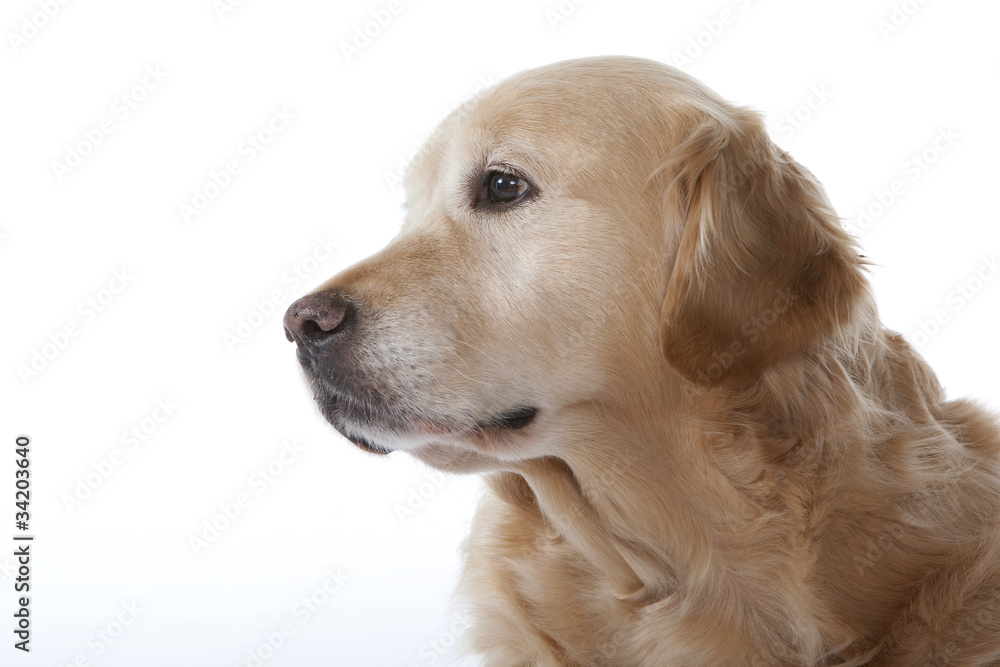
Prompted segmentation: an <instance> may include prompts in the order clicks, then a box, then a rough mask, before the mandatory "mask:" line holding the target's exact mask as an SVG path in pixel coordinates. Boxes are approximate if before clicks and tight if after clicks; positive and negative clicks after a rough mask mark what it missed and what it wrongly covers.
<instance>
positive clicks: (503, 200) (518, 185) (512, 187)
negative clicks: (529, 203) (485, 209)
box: [486, 171, 528, 204]
mask: <svg viewBox="0 0 1000 667" xmlns="http://www.w3.org/2000/svg"><path fill="white" fill-rule="evenodd" d="M527 191H528V181H526V180H524V179H523V178H520V177H518V176H514V175H513V174H508V173H506V172H503V171H491V172H490V173H489V174H487V175H486V196H487V197H489V198H490V201H491V202H494V203H496V204H509V203H511V202H512V201H516V200H518V199H520V198H521V197H523V196H524V195H525V193H526V192H527Z"/></svg>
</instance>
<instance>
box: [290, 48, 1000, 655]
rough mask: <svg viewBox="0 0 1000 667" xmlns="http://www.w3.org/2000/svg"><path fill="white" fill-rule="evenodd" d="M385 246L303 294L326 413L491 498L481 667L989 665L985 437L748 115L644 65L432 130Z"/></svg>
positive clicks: (526, 83)
mask: <svg viewBox="0 0 1000 667" xmlns="http://www.w3.org/2000/svg"><path fill="white" fill-rule="evenodd" d="M406 193H407V202H408V203H407V212H406V216H405V222H404V225H403V227H402V230H401V231H400V233H399V235H398V237H397V238H396V239H395V240H394V241H393V242H392V243H391V244H390V245H389V246H387V247H386V248H385V249H384V250H382V251H381V252H379V253H378V254H376V255H374V256H373V257H371V258H369V259H366V260H364V261H362V262H360V263H359V264H357V265H355V266H353V267H351V268H349V269H348V270H346V271H344V272H343V273H341V274H340V275H337V276H335V277H334V278H332V279H330V280H329V281H328V282H326V283H325V284H323V285H322V286H321V287H320V288H319V289H317V290H316V291H315V292H313V293H312V294H309V295H307V296H305V297H303V298H302V299H300V300H298V301H296V302H295V303H294V304H293V305H292V306H291V307H290V308H289V310H288V312H287V313H286V315H285V320H284V324H285V328H286V334H287V335H288V337H289V339H290V340H294V341H295V342H296V343H297V350H298V359H299V361H300V362H301V365H302V366H303V368H304V369H305V375H306V377H307V379H308V381H309V383H310V385H311V387H312V389H313V391H314V392H315V398H316V401H317V403H318V405H319V408H320V410H321V411H322V413H323V415H324V416H325V417H326V418H327V419H328V420H329V421H330V423H331V424H332V425H333V426H334V427H336V428H337V430H339V431H340V432H341V433H342V434H343V435H344V436H346V437H347V439H349V440H351V441H352V442H354V443H355V444H357V445H358V446H359V447H361V448H363V449H366V450H368V451H370V452H375V453H387V452H390V451H393V450H404V451H406V452H409V453H410V454H412V455H413V456H416V457H417V458H418V459H421V460H422V461H425V462H426V463H427V464H429V465H431V466H433V467H435V468H437V469H440V470H445V471H454V472H475V473H481V474H483V477H484V479H485V482H486V485H487V487H488V489H487V492H486V496H485V498H484V499H483V501H482V504H481V506H480V507H479V508H478V511H477V514H476V517H475V521H474V526H473V529H472V534H471V536H470V537H469V539H468V543H467V545H466V556H465V559H466V560H465V570H464V573H463V583H462V585H461V593H462V594H463V596H464V599H465V600H467V601H468V602H469V604H470V605H471V606H472V607H473V610H474V613H475V619H476V620H475V622H474V625H473V627H472V628H471V629H470V630H469V631H468V632H467V637H468V639H469V640H470V642H471V645H472V648H473V649H474V650H475V651H476V652H478V653H480V654H482V655H483V656H484V659H485V664H486V665H489V666H501V667H518V666H524V667H526V666H539V667H540V666H548V665H579V666H583V665H593V666H599V667H611V666H643V667H645V666H658V665H685V666H687V665H711V666H713V667H718V666H731V665H753V666H760V667H765V666H767V667H770V666H774V665H797V666H801V665H824V666H833V665H886V666H887V665H940V666H943V665H986V664H1000V526H998V523H1000V428H998V422H997V420H996V418H995V417H994V416H993V415H991V414H989V413H988V412H987V411H985V410H984V409H982V408H981V407H978V406H977V405H976V404H974V403H972V402H969V401H964V400H958V401H949V400H946V399H945V398H944V396H943V392H942V389H941V387H940V385H939V384H938V381H937V379H936V378H935V375H934V373H933V371H932V370H931V369H930V368H929V367H928V366H927V364H926V363H925V362H924V361H923V359H922V358H921V357H920V356H919V355H918V354H917V353H916V352H915V351H914V350H913V348H912V347H911V346H910V345H909V344H907V342H906V341H905V340H903V338H902V337H901V336H900V335H898V334H896V333H894V332H892V331H888V330H886V329H885V328H884V327H883V326H882V324H881V323H880V321H879V318H878V313H877V312H876V308H875V304H874V300H873V298H872V295H871V293H870V289H869V283H868V281H867V279H866V267H865V260H864V258H863V257H862V256H861V255H859V254H858V251H857V248H856V247H855V244H854V243H853V241H852V239H851V238H850V237H849V236H848V235H847V234H846V233H845V232H844V231H843V229H842V227H841V224H840V221H839V220H838V218H837V215H836V213H835V212H834V211H833V209H832V208H831V205H830V203H829V202H828V200H827V198H826V196H825V195H824V193H823V191H822V189H821V187H820V185H819V184H818V183H817V181H816V180H815V179H814V178H813V176H812V175H811V174H810V173H809V172H808V171H807V170H806V169H805V168H803V167H802V166H800V165H799V164H798V163H796V162H795V161H794V160H793V159H792V158H791V157H790V156H789V155H788V154H787V153H785V152H784V151H782V150H781V149H779V148H777V147H776V146H775V145H774V144H773V143H772V142H771V141H770V139H769V138H768V136H767V133H766V132H765V129H764V125H763V123H762V122H761V118H760V116H759V115H758V114H757V113H754V112H752V111H750V110H748V109H746V108H742V107H737V106H733V105H732V104H729V103H727V102H725V101H724V100H722V99H721V98H720V97H719V96H718V95H716V94H715V93H713V92H712V91H710V90H708V89H707V88H706V87H705V86H703V85H702V84H700V83H699V82H697V81H695V80H694V79H692V78H691V77H690V76H687V75H686V74H683V73H682V72H679V71H678V70H676V69H673V68H671V67H667V66H664V65H661V64H658V63H655V62H651V61H646V60H640V59H633V58H624V57H613V58H610V57H609V58H591V59H582V60H571V61H567V62H562V63H557V64H554V65H551V66H547V67H543V68H540V69H535V70H530V71H527V72H523V73H521V74H519V75H516V76H514V77H513V78H510V79H508V80H506V81H505V82H503V83H501V84H499V85H497V86H496V87H494V88H492V89H490V90H488V91H486V92H484V93H482V94H480V95H479V96H477V97H476V98H474V99H473V100H471V101H469V102H468V103H466V104H465V105H464V106H462V107H460V108H459V109H458V110H457V111H455V112H454V113H452V114H451V115H450V116H449V117H448V118H446V119H445V120H444V121H443V123H442V124H441V125H440V127H439V128H438V129H437V130H436V131H435V132H434V133H433V135H432V136H431V137H430V139H429V140H428V141H427V143H426V145H425V146H424V148H423V149H422V150H421V151H420V152H419V153H418V155H417V157H416V158H415V159H414V161H413V163H412V165H411V167H410V169H409V173H408V176H407V179H406Z"/></svg>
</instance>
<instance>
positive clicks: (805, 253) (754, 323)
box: [660, 107, 867, 386]
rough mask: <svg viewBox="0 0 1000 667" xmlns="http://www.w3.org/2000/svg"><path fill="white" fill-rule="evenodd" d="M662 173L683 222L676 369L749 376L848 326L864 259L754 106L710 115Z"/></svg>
mask: <svg viewBox="0 0 1000 667" xmlns="http://www.w3.org/2000/svg"><path fill="white" fill-rule="evenodd" d="M661 173H663V174H665V175H667V176H668V177H669V178H672V180H671V182H670V184H669V185H668V192H669V197H670V198H671V200H672V203H673V204H674V206H673V209H674V210H675V211H679V212H680V215H681V217H682V218H683V219H684V225H685V227H684V230H683V234H682V236H681V242H680V247H679V250H678V253H677V257H676V260H675V264H674V267H673V271H672V273H671V276H670V281H669V283H668V285H667V293H666V298H665V300H664V303H663V310H662V314H661V319H660V346H661V350H662V352H663V354H664V356H665V357H666V359H667V361H668V362H669V363H670V364H671V366H672V367H673V368H674V369H676V370H677V371H678V372H680V373H681V374H682V375H683V376H684V377H686V378H687V379H689V380H691V381H692V382H695V383H696V384H698V385H701V386H714V385H717V384H720V383H724V382H725V383H733V382H745V381H748V380H751V379H753V378H754V377H755V376H757V375H758V374H759V373H760V372H761V371H762V370H763V369H764V368H765V367H766V366H768V365H769V364H771V363H773V362H775V361H777V360H778V359H781V358H783V357H786V356H788V355H793V354H796V353H797V352H799V351H801V350H802V349H803V348H804V347H806V346H808V345H810V344H811V343H813V342H815V341H817V340H818V339H819V338H820V337H822V336H823V335H824V334H825V333H834V332H835V331H836V330H837V328H838V327H840V326H843V325H844V324H845V323H847V322H848V321H849V320H850V319H851V316H852V312H853V310H854V308H855V305H856V304H857V303H858V301H859V298H860V297H861V296H862V294H863V293H864V292H866V291H867V281H866V280H865V278H864V276H863V274H862V270H861V267H862V265H863V264H864V261H863V259H862V258H861V257H860V256H859V255H858V254H857V251H856V249H855V248H854V245H853V243H852V241H851V239H850V237H849V236H848V235H847V233H846V232H845V231H844V230H843V229H842V228H841V227H840V224H839V222H838V218H837V216H836V213H835V212H834V211H833V210H832V207H831V206H830V204H829V203H828V201H827V199H826V196H825V195H824V193H823V191H822V189H821V187H820V186H819V184H818V183H817V182H816V180H815V179H814V177H813V176H812V174H810V173H809V172H808V171H807V170H806V169H804V168H803V167H801V166H800V165H799V164H798V163H796V162H795V161H794V160H792V159H791V157H790V156H789V155H788V154H787V153H785V152H784V151H782V150H780V149H779V148H777V147H776V146H775V145H774V144H773V143H772V142H771V140H770V139H769V137H768V136H767V133H766V131H765V129H764V126H763V123H762V122H761V120H760V118H759V117H758V115H757V114H756V113H754V112H752V111H749V110H746V109H737V108H732V107H729V108H728V109H727V110H726V111H725V112H724V113H723V112H719V113H708V114H707V117H705V116H704V115H703V120H702V121H700V122H699V123H698V124H697V125H696V126H695V128H694V129H693V131H691V132H690V133H689V134H688V135H687V136H686V138H685V139H684V140H683V141H682V142H681V143H680V144H679V145H677V146H676V148H675V149H674V150H673V151H672V152H671V154H670V156H669V158H668V160H667V163H666V164H665V165H664V166H663V171H661Z"/></svg>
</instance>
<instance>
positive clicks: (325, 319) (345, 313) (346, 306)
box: [284, 291, 357, 347]
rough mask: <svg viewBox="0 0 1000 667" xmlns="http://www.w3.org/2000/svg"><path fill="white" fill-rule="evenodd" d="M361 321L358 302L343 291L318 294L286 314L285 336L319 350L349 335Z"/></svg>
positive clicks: (305, 297)
mask: <svg viewBox="0 0 1000 667" xmlns="http://www.w3.org/2000/svg"><path fill="white" fill-rule="evenodd" d="M356 318H357V308H356V307H355V305H354V303H353V302H352V301H351V300H350V299H348V298H347V297H345V296H344V295H343V294H341V293H340V292H326V291H324V292H316V293H315V294H309V295H307V296H304V297H302V298H301V299H299V300H298V301H296V302H295V303H293V304H292V305H291V306H289V307H288V310H287V311H285V320H284V324H285V337H286V338H288V340H290V341H293V342H295V343H298V344H299V345H302V346H306V347H315V346H317V345H321V344H323V343H324V342H326V341H328V340H330V339H332V338H333V337H335V336H337V335H338V334H343V333H344V332H346V331H347V330H348V329H349V328H350V327H351V325H352V324H353V322H354V321H355V320H356Z"/></svg>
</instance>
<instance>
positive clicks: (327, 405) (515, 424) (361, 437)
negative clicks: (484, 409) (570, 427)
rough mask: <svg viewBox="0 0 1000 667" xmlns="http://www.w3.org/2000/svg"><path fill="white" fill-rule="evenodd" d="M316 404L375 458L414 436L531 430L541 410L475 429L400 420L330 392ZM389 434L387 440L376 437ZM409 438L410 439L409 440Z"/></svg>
mask: <svg viewBox="0 0 1000 667" xmlns="http://www.w3.org/2000/svg"><path fill="white" fill-rule="evenodd" d="M316 401H317V403H319V406H320V410H321V412H322V413H323V416H324V417H325V418H326V420H327V421H328V422H329V423H330V424H331V425H332V426H333V427H334V428H335V429H337V431H338V432H340V434H341V435H343V436H344V437H345V438H347V439H348V440H349V441H350V442H351V443H353V444H354V445H355V446H357V447H358V448H359V449H361V450H363V451H366V452H369V453H371V454H378V455H382V456H384V455H386V454H391V453H392V452H393V451H395V449H394V448H393V447H390V446H388V445H386V444H385V443H384V442H383V441H382V440H383V439H388V440H397V439H406V440H409V439H410V438H411V437H412V436H413V435H417V436H419V438H420V439H421V440H426V439H428V438H429V439H430V440H431V441H434V440H437V439H439V438H440V439H442V440H449V441H450V440H453V439H458V440H464V439H467V438H472V439H484V438H485V439H492V438H497V437H502V436H504V435H506V434H511V433H516V432H519V431H523V430H525V429H527V428H528V427H529V426H530V425H531V424H533V423H534V422H535V420H536V419H537V417H538V412H539V410H538V408H535V407H532V406H519V407H516V408H512V409H510V410H507V411H505V412H501V413H498V414H496V415H493V416H490V417H488V418H486V419H482V420H479V421H475V422H473V423H472V424H471V425H462V424H460V423H452V422H450V421H448V420H432V419H422V418H412V419H406V418H400V417H393V416H390V414H391V413H389V411H387V410H381V409H375V408H374V407H373V406H368V405H360V404H358V403H357V402H355V401H354V400H353V399H352V398H350V397H347V396H342V395H338V394H332V393H327V392H317V393H316ZM373 432H374V433H381V434H386V435H385V436H384V437H379V436H372V435H370V434H372V433H373ZM407 436H409V437H407Z"/></svg>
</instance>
